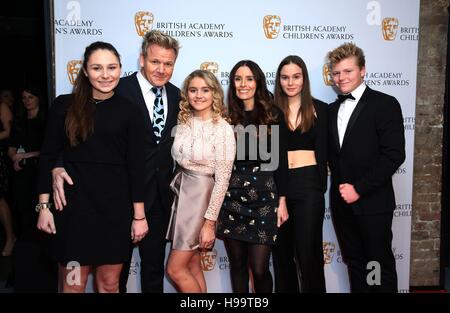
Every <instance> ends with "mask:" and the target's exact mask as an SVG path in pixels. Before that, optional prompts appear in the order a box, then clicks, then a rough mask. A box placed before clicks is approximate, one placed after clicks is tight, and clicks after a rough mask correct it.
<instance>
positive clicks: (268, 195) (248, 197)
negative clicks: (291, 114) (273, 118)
mask: <svg viewBox="0 0 450 313" xmlns="http://www.w3.org/2000/svg"><path fill="white" fill-rule="evenodd" d="M274 110H276V113H275V114H276V115H278V121H277V122H275V123H273V124H272V125H276V126H279V136H278V137H273V136H271V135H268V143H269V144H268V151H272V150H274V153H275V152H276V151H275V149H274V147H273V146H272V145H270V142H271V139H270V138H271V137H273V138H272V140H274V141H277V143H278V155H277V156H276V157H277V158H278V166H277V167H276V169H275V170H263V169H264V166H265V165H266V166H267V165H268V163H270V161H271V160H272V159H270V160H266V157H265V156H263V155H261V153H260V150H259V149H260V148H259V146H260V145H259V143H260V142H261V140H260V139H256V137H255V133H254V132H253V133H252V131H247V130H249V128H246V132H245V134H243V136H245V139H244V140H245V141H243V142H245V145H241V144H240V141H239V136H240V135H239V133H237V138H238V142H237V146H236V148H237V149H236V150H237V158H236V161H235V162H234V166H233V171H232V173H231V178H230V185H229V188H228V191H227V193H226V195H225V199H224V202H223V205H222V209H221V210H220V215H219V218H218V223H217V236H218V237H221V238H231V239H236V240H240V241H245V242H249V243H253V244H270V245H273V244H275V243H276V241H277V232H278V228H277V208H278V197H279V196H285V195H286V181H287V168H288V167H287V128H286V126H285V123H284V118H283V114H282V113H281V111H279V110H278V109H274ZM242 124H243V125H242V126H244V127H247V126H255V127H256V124H255V123H254V122H253V118H252V111H246V112H245V116H244V121H243V123H242ZM262 136H264V137H265V135H264V134H262V133H260V134H259V138H261V137H262ZM252 137H253V138H252ZM252 139H253V140H254V141H255V142H258V144H257V145H256V148H257V151H258V152H257V153H252V148H250V147H251V144H250V141H251V140H252ZM244 146H245V153H244V154H243V155H242V156H243V157H242V156H240V151H239V150H240V149H242V148H243V147H244ZM262 150H265V149H262ZM253 152H255V150H253ZM241 153H242V151H241Z"/></svg>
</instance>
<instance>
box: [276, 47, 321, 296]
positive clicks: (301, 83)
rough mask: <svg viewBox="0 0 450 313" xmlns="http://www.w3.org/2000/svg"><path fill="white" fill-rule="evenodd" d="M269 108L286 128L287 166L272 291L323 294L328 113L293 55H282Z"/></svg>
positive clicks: (304, 68)
mask: <svg viewBox="0 0 450 313" xmlns="http://www.w3.org/2000/svg"><path fill="white" fill-rule="evenodd" d="M275 104H276V105H277V106H278V107H279V108H280V110H281V111H282V112H283V115H284V120H285V122H286V124H287V128H288V165H289V171H288V189H287V194H286V199H287V208H288V212H289V220H288V221H287V222H286V223H284V224H283V226H281V228H280V229H279V232H278V243H277V245H276V246H275V247H274V249H273V262H274V271H275V291H276V292H299V291H300V290H301V291H302V292H325V274H324V260H323V243H322V226H323V217H324V213H325V199H324V193H325V191H326V190H327V136H328V121H327V113H328V112H327V104H325V103H324V102H321V101H319V100H317V99H314V98H313V97H312V96H311V85H310V82H309V75H308V69H307V68H306V64H305V62H304V61H303V59H302V58H300V57H299V56H297V55H290V56H287V57H286V58H284V59H283V60H282V61H281V63H280V65H279V66H278V69H277V75H276V83H275ZM295 259H296V260H297V262H295ZM297 265H298V269H299V271H300V275H297ZM299 276H300V282H301V284H300V286H299Z"/></svg>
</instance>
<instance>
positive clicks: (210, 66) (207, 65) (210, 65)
mask: <svg viewBox="0 0 450 313" xmlns="http://www.w3.org/2000/svg"><path fill="white" fill-rule="evenodd" d="M200 69H201V70H205V71H209V72H211V73H213V74H214V75H217V73H219V64H218V63H217V62H203V63H202V64H200Z"/></svg>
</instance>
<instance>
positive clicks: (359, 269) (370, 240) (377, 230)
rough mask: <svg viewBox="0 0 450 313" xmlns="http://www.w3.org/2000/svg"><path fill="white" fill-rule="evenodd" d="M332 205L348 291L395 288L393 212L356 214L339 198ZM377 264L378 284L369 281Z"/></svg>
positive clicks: (388, 290) (374, 290) (383, 290)
mask: <svg viewBox="0 0 450 313" xmlns="http://www.w3.org/2000/svg"><path fill="white" fill-rule="evenodd" d="M339 202H340V203H339V204H338V206H336V205H334V206H332V217H333V222H334V228H335V231H336V235H337V239H338V241H339V245H340V248H341V252H342V256H343V258H344V262H345V263H346V264H347V266H348V272H349V278H350V289H351V292H397V288H398V287H397V272H396V269H395V257H394V253H393V252H392V237H393V235H392V229H391V228H392V218H393V212H389V213H382V214H374V215H355V214H353V212H352V209H351V207H350V206H349V205H347V204H345V203H344V202H343V201H339ZM371 261H376V262H378V264H379V265H380V267H379V268H380V270H381V273H380V275H379V276H380V277H381V281H380V284H379V285H378V284H374V283H373V282H371V283H370V285H369V284H368V281H370V279H369V280H368V276H369V278H373V277H374V276H372V273H373V270H374V269H375V267H373V266H369V269H367V267H368V264H369V262H371Z"/></svg>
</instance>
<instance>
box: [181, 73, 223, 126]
mask: <svg viewBox="0 0 450 313" xmlns="http://www.w3.org/2000/svg"><path fill="white" fill-rule="evenodd" d="M196 77H199V78H202V79H203V80H204V81H205V83H206V85H208V87H209V88H211V92H212V96H213V104H212V109H213V116H212V117H213V120H214V121H215V122H217V121H218V120H219V119H220V118H226V113H227V112H226V108H225V105H224V102H223V89H222V86H221V85H220V83H219V81H218V80H217V78H216V76H215V75H214V74H213V73H211V72H209V71H206V70H195V71H193V72H192V73H191V74H189V75H188V77H186V79H185V80H184V83H183V87H182V88H181V101H180V113H178V124H187V123H188V121H189V118H190V117H192V116H193V109H192V107H191V105H190V104H189V100H188V89H189V85H190V83H191V81H192V80H193V79H194V78H196Z"/></svg>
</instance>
